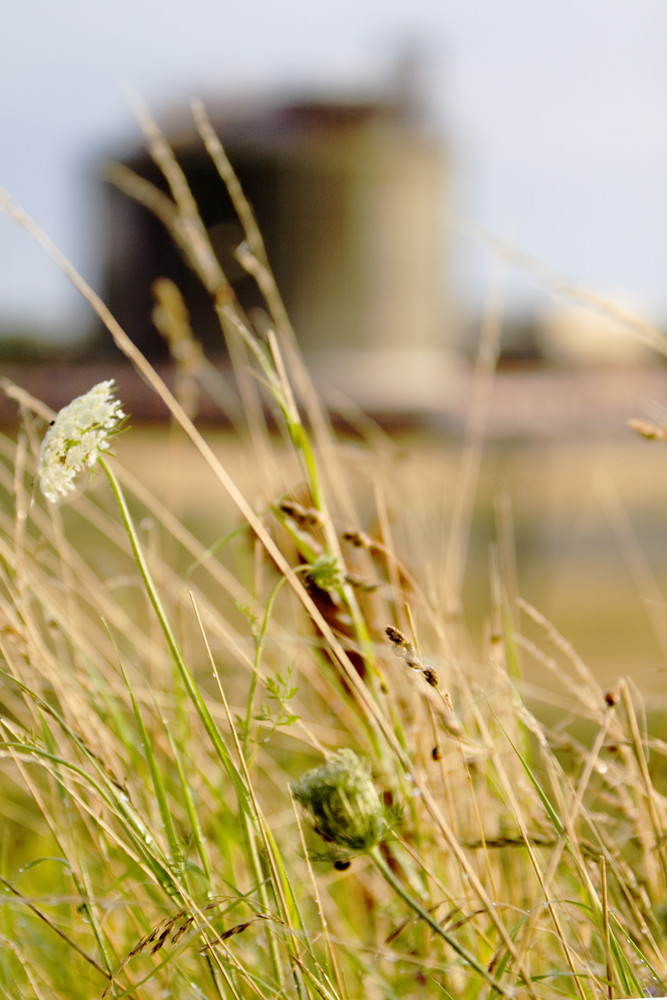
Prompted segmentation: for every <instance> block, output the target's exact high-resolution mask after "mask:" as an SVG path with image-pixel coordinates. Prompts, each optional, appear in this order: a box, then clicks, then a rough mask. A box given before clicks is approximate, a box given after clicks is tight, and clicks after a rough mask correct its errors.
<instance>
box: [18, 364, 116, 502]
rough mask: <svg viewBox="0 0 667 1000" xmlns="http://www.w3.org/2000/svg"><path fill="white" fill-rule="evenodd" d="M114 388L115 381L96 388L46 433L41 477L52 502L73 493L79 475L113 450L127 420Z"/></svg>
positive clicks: (69, 407)
mask: <svg viewBox="0 0 667 1000" xmlns="http://www.w3.org/2000/svg"><path fill="white" fill-rule="evenodd" d="M113 388H114V380H113V379H108V380H107V381H106V382H100V383H98V385H94V386H93V388H92V389H90V390H89V391H88V392H87V393H85V394H84V395H83V396H78V397H77V398H76V399H73V400H72V402H71V403H68V405H67V406H65V407H63V409H62V410H61V411H60V413H59V414H58V416H57V417H56V419H55V420H54V421H53V423H52V424H51V426H50V427H49V429H48V431H47V432H46V434H45V436H44V440H43V441H42V447H41V450H40V453H39V460H38V462H37V478H38V479H39V485H40V488H41V490H42V493H43V494H44V496H45V497H46V499H47V500H50V501H51V503H56V501H58V500H59V499H60V498H61V497H64V496H67V494H68V493H71V492H72V491H73V489H74V480H75V479H76V477H77V475H78V474H79V472H81V470H82V469H83V468H84V467H88V468H91V467H92V466H93V465H95V463H96V462H97V460H98V458H100V456H102V455H104V454H105V453H106V452H108V451H109V449H110V447H111V442H112V440H113V436H114V432H116V431H117V430H118V429H119V425H120V423H121V421H122V420H124V418H125V414H124V413H123V411H122V409H121V405H120V402H119V401H118V400H117V399H114V398H113Z"/></svg>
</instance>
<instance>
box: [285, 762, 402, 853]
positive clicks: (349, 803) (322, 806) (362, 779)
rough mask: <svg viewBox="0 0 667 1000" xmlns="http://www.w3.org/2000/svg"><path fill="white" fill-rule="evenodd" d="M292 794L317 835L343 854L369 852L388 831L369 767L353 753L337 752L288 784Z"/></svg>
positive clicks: (382, 807)
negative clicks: (344, 852) (307, 815)
mask: <svg viewBox="0 0 667 1000" xmlns="http://www.w3.org/2000/svg"><path fill="white" fill-rule="evenodd" d="M291 789H292V795H293V796H294V798H295V799H296V801H297V802H299V803H300V804H301V805H302V806H303V808H304V809H305V810H306V811H307V812H308V813H310V816H311V819H312V821H313V825H314V827H315V830H316V832H317V833H319V835H320V837H322V838H323V839H324V840H326V841H328V842H329V843H330V844H335V845H336V846H338V847H341V848H343V849H344V850H346V851H354V852H357V851H361V852H363V851H369V850H370V849H371V848H373V847H375V846H376V844H379V843H380V841H382V840H383V839H384V837H385V836H386V835H387V832H388V825H387V821H386V817H385V810H384V806H383V804H382V800H381V798H380V796H379V794H378V792H377V790H376V788H375V785H374V784H373V781H372V779H371V776H370V768H369V766H368V764H367V763H366V762H365V761H362V760H360V759H359V757H357V755H356V754H355V752H354V750H349V749H347V748H346V749H343V750H336V751H334V753H332V754H330V755H329V757H328V758H327V760H326V763H325V764H322V765H321V766H320V767H316V768H314V769H313V770H312V771H307V772H306V773H305V774H304V775H303V777H302V778H301V781H298V782H296V783H294V784H292V785H291Z"/></svg>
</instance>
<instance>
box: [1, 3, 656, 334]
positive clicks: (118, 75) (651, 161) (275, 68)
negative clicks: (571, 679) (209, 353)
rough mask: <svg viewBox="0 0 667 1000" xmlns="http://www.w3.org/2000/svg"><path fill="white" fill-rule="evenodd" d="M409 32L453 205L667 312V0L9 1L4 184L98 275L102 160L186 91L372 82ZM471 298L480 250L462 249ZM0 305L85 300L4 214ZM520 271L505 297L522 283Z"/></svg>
mask: <svg viewBox="0 0 667 1000" xmlns="http://www.w3.org/2000/svg"><path fill="white" fill-rule="evenodd" d="M408 42H412V43H414V44H415V45H417V46H420V47H421V48H422V50H423V52H424V55H425V71H424V82H425V96H426V102H427V110H428V111H429V114H430V117H431V119H432V121H433V126H434V128H435V129H437V130H439V131H440V132H441V134H442V136H443V139H444V138H445V137H446V138H447V141H448V142H449V143H450V144H451V149H452V152H453V158H454V164H455V191H456V202H455V208H456V210H457V211H458V212H460V214H461V215H462V216H463V217H465V218H467V219H470V220H471V221H472V222H474V223H475V224H477V225H479V226H482V227H484V228H486V229H490V230H492V231H493V232H495V233H497V234H498V235H499V236H500V237H502V238H504V239H507V240H510V241H511V242H512V243H513V244H515V245H516V246H517V247H519V248H520V249H521V250H523V251H524V252H526V253H528V254H530V255H532V256H534V257H537V258H539V259H541V260H542V261H544V262H545V263H546V264H548V265H549V266H550V267H552V268H553V269H554V271H556V272H558V273H561V274H564V275H566V276H567V277H568V278H570V279H572V280H573V281H574V282H576V283H579V284H582V285H585V286H590V287H593V288H594V289H596V290H603V291H610V292H615V291H619V292H624V293H629V294H630V295H632V296H634V297H635V298H636V299H637V300H638V301H644V302H645V303H646V305H647V306H648V307H649V308H650V309H653V310H655V311H656V312H657V316H658V317H663V318H665V317H667V193H666V190H667V57H666V55H665V53H666V51H667V3H665V0H558V2H555V0H551V2H550V3H548V4H547V3H544V2H540V0H333V2H332V0H310V2H303V0H279V2H276V0H271V2H269V0H236V2H231V0H4V2H3V17H2V40H1V42H0V46H1V48H0V95H1V96H0V123H1V124H2V133H1V139H0V185H1V186H3V187H5V188H6V189H8V191H9V192H10V194H11V195H12V196H13V197H14V198H15V199H16V200H17V201H18V202H19V203H20V204H21V205H22V207H23V208H24V209H25V210H26V211H27V212H28V213H29V214H30V215H32V216H33V218H34V219H35V220H36V221H37V222H38V223H39V224H40V225H41V226H42V227H43V228H44V229H45V230H46V232H47V233H48V234H49V236H51V238H52V239H53V240H54V241H55V242H56V243H57V245H58V246H59V247H60V248H61V249H62V250H63V251H64V252H65V253H66V254H67V255H68V256H69V257H70V258H71V260H72V261H73V263H74V264H75V265H76V266H77V267H79V268H80V269H81V270H82V272H83V273H84V275H85V276H86V277H87V278H89V279H90V280H91V281H92V282H93V283H94V284H96V285H99V261H100V251H99V248H96V246H95V239H94V237H95V221H96V220H95V213H96V211H97V207H98V201H97V189H96V185H95V181H94V167H95V165H96V163H98V162H99V159H100V158H101V157H102V156H105V155H107V154H109V153H119V152H120V153H122V152H123V151H126V150H127V149H128V147H131V145H132V144H133V142H134V141H138V129H137V127H136V125H135V123H134V120H133V116H132V112H131V110H130V105H129V102H128V99H127V93H128V91H129V90H134V91H137V92H138V93H140V94H141V95H142V96H143V98H144V99H145V100H146V101H147V102H148V104H149V105H150V107H151V108H152V110H153V111H154V112H155V113H156V115H157V116H158V118H159V115H160V111H161V110H163V109H164V108H165V107H166V106H168V105H169V104H172V103H174V102H178V101H179V100H183V101H186V100H188V99H190V98H191V97H195V96H202V97H204V98H206V96H207V95H210V94H216V95H219V96H221V97H223V98H224V96H225V95H230V96H242V95H244V94H246V93H252V94H258V93H259V94H267V95H269V96H273V95H275V94H276V93H278V94H280V93H282V92H283V91H284V90H289V91H290V92H291V93H293V94H294V93H295V92H301V93H302V94H304V95H308V94H310V93H312V92H316V93H323V92H326V91H327V90H331V92H332V93H335V92H336V91H337V89H340V88H344V89H345V90H346V91H347V92H350V91H351V90H353V89H354V88H355V86H358V87H359V88H360V89H361V88H363V87H368V86H375V87H378V86H379V84H380V83H381V82H382V80H383V79H384V78H385V77H387V76H388V75H389V72H390V69H391V65H392V61H393V59H394V57H395V55H396V54H397V52H399V51H400V49H401V47H402V46H403V45H405V44H406V43H408ZM455 249H456V253H455V258H456V260H457V267H458V273H457V282H458V283H459V286H460V289H461V292H462V294H463V295H464V296H465V297H466V298H467V299H468V300H471V299H472V300H474V299H475V298H479V299H481V298H483V296H484V295H485V293H486V291H487V283H488V273H487V272H488V270H489V268H488V266H487V265H488V259H487V258H488V254H482V255H481V256H480V255H479V253H473V252H471V248H470V245H469V243H468V242H467V241H463V242H461V241H460V238H458V237H457V242H456V243H455ZM0 262H1V266H0V317H14V318H16V319H18V320H20V321H23V322H27V323H30V322H33V321H34V322H35V323H44V322H46V323H49V324H50V325H52V326H53V327H55V328H58V327H62V326H63V325H64V324H66V323H70V322H71V324H72V328H73V329H74V328H75V327H76V325H77V324H81V322H82V320H83V317H84V315H85V314H84V313H83V311H82V309H81V308H80V307H79V306H78V302H77V299H76V296H75V294H74V292H73V291H71V290H70V289H69V287H68V286H67V284H66V282H65V279H64V278H62V277H61V276H60V275H59V273H58V272H57V271H56V269H55V267H54V265H53V264H51V263H50V262H49V261H48V260H47V259H46V258H45V256H44V254H43V251H40V250H39V249H38V248H37V247H36V246H34V245H33V244H32V243H31V241H30V239H29V238H28V237H27V236H26V235H25V234H23V233H22V232H20V231H19V230H18V229H16V228H15V227H14V226H13V225H12V224H11V223H9V222H8V221H7V220H5V219H2V218H0ZM529 284H530V283H529V282H528V281H526V280H524V279H522V278H518V279H516V281H515V284H514V286H513V289H512V295H513V296H514V297H515V299H516V301H520V300H521V298H522V297H526V296H528V297H530V295H531V294H532V293H531V292H530V291H529V290H528V289H529Z"/></svg>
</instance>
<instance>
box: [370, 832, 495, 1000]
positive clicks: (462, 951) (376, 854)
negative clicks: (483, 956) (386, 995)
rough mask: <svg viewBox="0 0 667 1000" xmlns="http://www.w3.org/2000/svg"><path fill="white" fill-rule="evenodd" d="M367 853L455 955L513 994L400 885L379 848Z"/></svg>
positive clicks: (384, 875) (402, 896) (389, 883)
mask: <svg viewBox="0 0 667 1000" xmlns="http://www.w3.org/2000/svg"><path fill="white" fill-rule="evenodd" d="M369 855H370V857H371V859H372V861H373V864H374V865H375V867H376V868H377V870H378V871H379V872H380V874H381V875H382V878H383V879H384V880H385V882H386V883H387V884H388V885H389V886H390V887H391V888H392V889H393V890H394V892H395V893H396V894H397V895H398V896H400V897H401V899H402V900H403V902H405V903H407V905H408V906H409V907H410V908H411V909H413V910H414V911H415V913H416V914H417V915H418V916H419V917H420V918H421V919H422V920H423V921H424V922H425V923H427V924H428V926H429V927H430V928H431V930H433V931H435V933H436V934H438V935H439V936H440V937H441V938H442V939H443V941H446V942H447V944H448V945H449V946H450V948H452V949H453V950H454V951H455V952H456V953H457V955H460V956H461V958H462V959H463V960H464V961H465V962H467V963H468V965H470V967H471V968H473V969H474V970H475V972H477V973H478V975H480V976H482V978H483V979H485V980H486V982H487V983H489V984H490V985H491V986H493V988H494V989H495V990H497V991H498V993H499V994H500V995H501V996H505V997H512V996H514V991H513V990H510V989H508V988H507V987H506V986H505V985H504V983H502V982H501V981H500V980H499V979H496V977H495V976H494V975H493V973H491V972H489V970H488V969H487V968H486V967H485V966H484V965H482V963H481V962H479V961H478V960H477V959H476V958H475V956H474V955H472V954H471V953H470V952H469V951H468V950H467V948H464V947H463V945H462V944H460V943H459V942H458V941H457V940H456V938H455V937H454V936H453V935H452V934H450V933H449V932H448V931H446V930H445V929H444V927H443V926H442V925H441V924H439V923H438V921H437V920H435V919H434V918H433V917H432V916H431V914H430V913H429V912H428V910H425V909H424V907H423V906H421V904H420V903H418V902H417V900H416V899H415V898H414V896H411V895H410V893H409V892H408V891H407V890H406V889H405V888H404V887H403V886H402V885H401V883H400V882H399V880H398V879H397V878H396V876H395V875H394V873H393V872H392V870H391V868H390V867H389V865H388V864H387V863H386V861H385V860H384V858H383V857H382V854H381V853H380V850H379V848H377V847H373V848H371V850H370V851H369Z"/></svg>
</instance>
